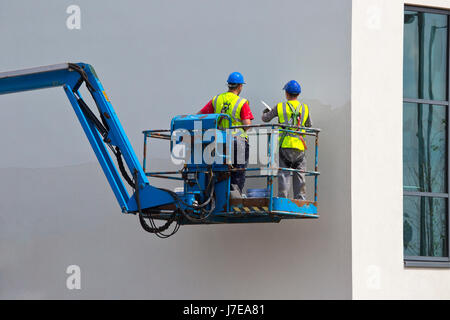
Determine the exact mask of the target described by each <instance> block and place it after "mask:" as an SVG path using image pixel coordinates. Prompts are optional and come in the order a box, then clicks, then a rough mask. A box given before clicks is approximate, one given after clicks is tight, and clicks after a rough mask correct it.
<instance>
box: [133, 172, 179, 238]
mask: <svg viewBox="0 0 450 320" xmlns="http://www.w3.org/2000/svg"><path fill="white" fill-rule="evenodd" d="M134 178H135V179H134V185H135V186H136V188H135V195H136V204H137V207H138V213H139V222H140V224H141V226H142V228H143V229H144V230H145V231H147V232H149V233H154V234H156V235H157V236H158V237H160V238H168V237H170V236H172V235H173V234H175V233H176V232H177V231H178V229H179V224H178V223H177V225H176V226H175V228H174V230H173V231H172V233H170V234H163V232H164V231H166V230H167V229H168V228H169V227H170V225H171V224H172V223H173V222H174V221H175V220H176V217H177V214H176V211H174V212H173V213H172V215H171V217H170V218H169V219H168V220H167V221H166V223H165V224H163V225H162V226H160V227H157V226H156V225H155V223H154V221H153V217H152V216H151V214H150V217H149V221H150V224H151V226H149V225H148V224H147V222H146V221H145V218H144V215H143V213H142V208H141V199H140V195H139V186H138V183H137V171H135V173H134Z"/></svg>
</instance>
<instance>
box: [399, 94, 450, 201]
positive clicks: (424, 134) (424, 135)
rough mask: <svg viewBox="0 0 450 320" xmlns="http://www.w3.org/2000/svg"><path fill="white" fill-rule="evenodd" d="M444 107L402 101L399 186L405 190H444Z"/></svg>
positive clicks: (445, 175) (445, 190) (445, 125)
mask: <svg viewBox="0 0 450 320" xmlns="http://www.w3.org/2000/svg"><path fill="white" fill-rule="evenodd" d="M446 127H447V120H446V107H445V106H433V105H424V104H416V103H405V104H404V107H403V186H404V190H405V191H422V192H438V193H444V192H447V188H446V186H447V174H446V163H447V153H446V151H447V148H446V146H447V138H446V137H447V132H446Z"/></svg>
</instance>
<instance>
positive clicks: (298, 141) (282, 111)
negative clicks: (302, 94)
mask: <svg viewBox="0 0 450 320" xmlns="http://www.w3.org/2000/svg"><path fill="white" fill-rule="evenodd" d="M277 111H278V123H280V124H284V125H289V126H292V127H289V128H285V129H287V130H292V131H299V132H305V130H304V129H301V130H299V129H298V127H299V126H300V127H304V126H305V124H306V120H308V116H309V108H308V105H306V104H303V103H300V101H297V100H292V101H288V102H280V103H279V104H277ZM302 138H303V136H302V135H301V134H300V133H293V132H285V131H281V130H280V132H279V145H280V148H294V149H298V150H300V151H304V150H305V148H306V146H305V144H304V140H303V139H302Z"/></svg>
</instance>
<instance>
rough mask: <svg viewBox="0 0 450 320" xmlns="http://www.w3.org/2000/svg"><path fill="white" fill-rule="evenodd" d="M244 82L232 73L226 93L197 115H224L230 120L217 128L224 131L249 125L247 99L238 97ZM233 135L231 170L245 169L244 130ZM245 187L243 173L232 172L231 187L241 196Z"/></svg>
mask: <svg viewBox="0 0 450 320" xmlns="http://www.w3.org/2000/svg"><path fill="white" fill-rule="evenodd" d="M244 84H245V82H244V76H243V75H242V74H241V73H239V72H233V73H231V74H230V75H229V77H228V80H227V85H228V91H227V92H225V93H222V94H218V95H216V96H214V97H213V98H212V99H211V100H210V101H209V102H208V103H207V104H206V105H205V106H204V107H203V108H202V109H201V110H200V111H199V112H198V114H210V113H225V114H228V115H229V116H230V118H231V124H230V123H229V121H228V120H226V119H222V120H221V123H219V127H221V128H223V129H226V128H229V127H230V126H243V125H251V123H252V120H253V119H254V117H253V114H252V111H251V110H250V104H249V102H248V100H247V99H244V98H242V97H240V96H239V95H240V94H241V92H242V88H243V85H244ZM231 134H232V135H233V146H234V159H233V160H234V161H233V168H236V169H245V168H246V167H247V165H248V158H249V144H248V135H247V132H246V129H243V128H239V129H235V130H232V131H231ZM244 185H245V171H244V170H241V171H233V172H232V173H231V186H232V188H233V189H234V190H235V191H238V192H239V193H240V194H242V192H243V190H244Z"/></svg>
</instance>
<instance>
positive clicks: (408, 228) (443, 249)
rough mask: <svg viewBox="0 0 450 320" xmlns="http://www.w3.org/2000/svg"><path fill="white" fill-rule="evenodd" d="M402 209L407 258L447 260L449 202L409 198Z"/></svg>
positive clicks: (425, 198)
mask: <svg viewBox="0 0 450 320" xmlns="http://www.w3.org/2000/svg"><path fill="white" fill-rule="evenodd" d="M403 207H404V220H403V246H404V251H405V255H406V256H427V257H445V256H447V255H448V248H447V227H446V225H447V200H446V199H443V198H431V197H411V196H406V197H404V200H403Z"/></svg>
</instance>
